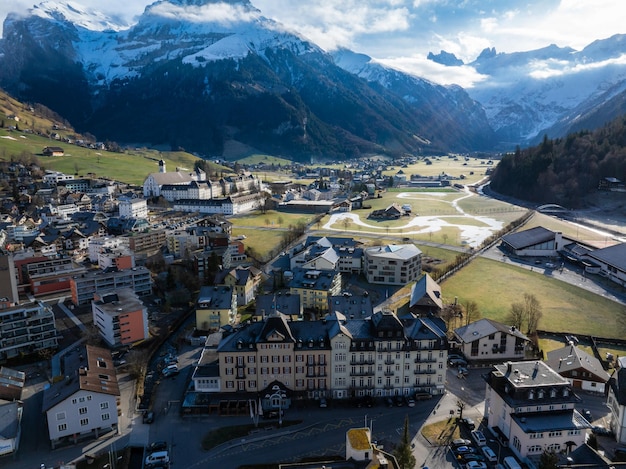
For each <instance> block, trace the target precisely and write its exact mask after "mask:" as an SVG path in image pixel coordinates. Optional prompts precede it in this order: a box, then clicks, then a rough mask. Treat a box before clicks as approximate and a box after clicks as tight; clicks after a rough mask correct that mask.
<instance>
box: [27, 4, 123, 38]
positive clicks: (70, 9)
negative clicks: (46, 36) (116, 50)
mask: <svg viewBox="0 0 626 469" xmlns="http://www.w3.org/2000/svg"><path fill="white" fill-rule="evenodd" d="M29 12H30V14H31V15H33V16H38V17H40V18H43V19H50V20H55V21H59V22H69V23H72V24H74V25H76V26H80V27H82V28H85V29H88V30H90V31H107V30H108V31H119V30H121V29H125V28H127V27H128V25H127V24H125V23H124V22H122V21H119V22H118V21H117V19H115V18H111V17H110V16H107V15H105V14H104V13H102V12H100V11H98V10H95V9H93V8H88V7H85V6H82V5H79V4H77V3H75V2H65V1H52V0H45V1H43V2H41V3H39V4H38V5H34V6H33V7H32V8H31V9H30V10H29Z"/></svg>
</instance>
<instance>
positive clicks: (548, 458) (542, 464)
mask: <svg viewBox="0 0 626 469" xmlns="http://www.w3.org/2000/svg"><path fill="white" fill-rule="evenodd" d="M558 463H559V457H558V456H557V455H556V453H555V452H554V451H544V452H543V453H542V454H541V459H539V469H556V468H557V467H558Z"/></svg>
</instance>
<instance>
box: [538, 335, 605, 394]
mask: <svg viewBox="0 0 626 469" xmlns="http://www.w3.org/2000/svg"><path fill="white" fill-rule="evenodd" d="M545 361H546V363H547V364H548V365H549V366H550V367H551V368H552V369H553V370H554V371H556V372H557V373H558V374H560V375H561V376H563V377H564V378H566V379H568V380H569V382H570V383H571V384H572V387H573V388H574V389H582V390H583V391H587V392H595V393H600V394H602V395H604V391H605V385H606V383H607V382H608V380H609V378H610V375H609V374H608V373H607V372H606V370H605V369H604V368H603V367H602V363H600V360H598V359H597V358H596V357H594V356H593V355H590V354H588V353H587V352H585V351H584V350H581V349H579V348H578V347H576V346H575V345H574V344H572V343H570V344H568V345H566V346H565V347H561V348H559V349H556V350H552V351H551V352H548V356H547V358H546V360H545Z"/></svg>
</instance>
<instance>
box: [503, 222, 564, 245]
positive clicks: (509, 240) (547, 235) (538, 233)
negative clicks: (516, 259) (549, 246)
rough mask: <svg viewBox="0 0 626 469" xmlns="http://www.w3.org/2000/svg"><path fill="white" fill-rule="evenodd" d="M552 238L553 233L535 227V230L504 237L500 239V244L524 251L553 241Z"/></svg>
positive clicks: (541, 227) (531, 229)
mask: <svg viewBox="0 0 626 469" xmlns="http://www.w3.org/2000/svg"><path fill="white" fill-rule="evenodd" d="M554 236H555V234H554V232H553V231H550V230H548V229H547V228H544V227H543V226H536V227H535V228H530V229H528V230H524V231H518V232H517V233H509V234H507V235H504V236H503V237H502V242H504V243H506V244H508V245H509V246H511V247H512V248H513V249H524V248H528V247H530V246H534V245H536V244H540V243H545V242H546V241H550V240H553V239H554Z"/></svg>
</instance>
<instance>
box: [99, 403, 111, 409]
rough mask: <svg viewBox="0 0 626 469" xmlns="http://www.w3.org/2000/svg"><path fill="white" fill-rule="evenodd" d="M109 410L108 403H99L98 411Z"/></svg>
mask: <svg viewBox="0 0 626 469" xmlns="http://www.w3.org/2000/svg"><path fill="white" fill-rule="evenodd" d="M108 408H109V403H108V402H101V403H100V410H105V409H108Z"/></svg>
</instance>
